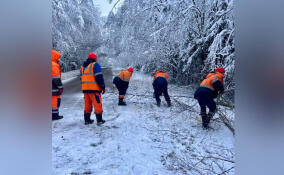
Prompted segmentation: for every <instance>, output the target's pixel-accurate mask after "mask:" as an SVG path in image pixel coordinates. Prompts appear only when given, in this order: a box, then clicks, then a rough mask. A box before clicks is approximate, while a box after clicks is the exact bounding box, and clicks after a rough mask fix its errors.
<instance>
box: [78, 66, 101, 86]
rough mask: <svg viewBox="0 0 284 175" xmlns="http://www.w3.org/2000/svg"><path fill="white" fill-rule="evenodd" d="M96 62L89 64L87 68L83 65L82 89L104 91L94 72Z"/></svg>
mask: <svg viewBox="0 0 284 175" xmlns="http://www.w3.org/2000/svg"><path fill="white" fill-rule="evenodd" d="M95 64H96V62H93V63H91V64H89V65H88V66H87V67H86V68H85V69H84V67H83V66H81V82H82V91H102V89H101V88H100V86H99V84H98V82H97V81H96V78H95V74H94V65H95Z"/></svg>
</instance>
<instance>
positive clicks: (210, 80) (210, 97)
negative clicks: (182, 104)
mask: <svg viewBox="0 0 284 175" xmlns="http://www.w3.org/2000/svg"><path fill="white" fill-rule="evenodd" d="M224 74H225V69H224V68H222V67H219V68H217V69H216V71H215V72H214V73H209V74H208V75H207V76H206V78H205V79H204V80H203V81H202V82H201V84H200V87H199V88H198V89H197V90H196V92H195V94H194V98H195V99H197V100H198V103H199V106H200V115H201V117H202V124H203V127H204V128H207V127H208V124H209V123H210V120H211V119H212V118H213V116H214V114H215V112H216V103H215V101H214V98H216V97H217V96H218V94H221V93H222V92H223V91H224V86H223V78H224ZM206 107H208V108H209V113H208V114H207V113H206Z"/></svg>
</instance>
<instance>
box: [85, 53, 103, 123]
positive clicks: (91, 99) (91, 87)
mask: <svg viewBox="0 0 284 175" xmlns="http://www.w3.org/2000/svg"><path fill="white" fill-rule="evenodd" d="M97 58H98V57H97V55H96V54H95V53H93V52H92V53H90V54H89V56H88V59H87V61H85V62H84V64H83V66H82V67H81V86H82V91H83V93H84V100H85V109H84V120H85V125H88V124H92V123H93V122H94V120H91V113H92V106H94V108H95V114H96V119H97V124H98V125H100V124H103V123H105V120H103V118H102V113H103V105H102V97H101V93H102V94H104V93H105V83H104V77H103V74H102V70H101V66H100V65H99V64H98V63H97Z"/></svg>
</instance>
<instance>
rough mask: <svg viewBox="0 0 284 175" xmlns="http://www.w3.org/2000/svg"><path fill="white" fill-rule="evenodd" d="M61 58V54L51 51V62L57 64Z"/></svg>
mask: <svg viewBox="0 0 284 175" xmlns="http://www.w3.org/2000/svg"><path fill="white" fill-rule="evenodd" d="M61 56H62V54H61V53H59V52H57V51H56V50H52V61H55V62H58V60H59V58H60V57H61Z"/></svg>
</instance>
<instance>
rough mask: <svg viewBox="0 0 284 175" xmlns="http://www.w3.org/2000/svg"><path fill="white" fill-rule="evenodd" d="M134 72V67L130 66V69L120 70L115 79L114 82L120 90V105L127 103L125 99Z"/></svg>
mask: <svg viewBox="0 0 284 175" xmlns="http://www.w3.org/2000/svg"><path fill="white" fill-rule="evenodd" d="M133 72H134V69H133V68H132V67H129V68H128V69H125V70H123V71H121V72H119V73H118V74H117V76H115V77H114V79H113V84H115V86H116V88H117V89H118V92H119V98H118V100H119V101H118V105H122V106H125V105H126V103H125V102H124V101H123V99H124V96H125V94H126V91H127V89H128V85H129V81H130V78H131V76H132V73H133Z"/></svg>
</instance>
